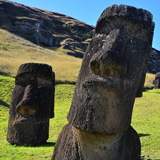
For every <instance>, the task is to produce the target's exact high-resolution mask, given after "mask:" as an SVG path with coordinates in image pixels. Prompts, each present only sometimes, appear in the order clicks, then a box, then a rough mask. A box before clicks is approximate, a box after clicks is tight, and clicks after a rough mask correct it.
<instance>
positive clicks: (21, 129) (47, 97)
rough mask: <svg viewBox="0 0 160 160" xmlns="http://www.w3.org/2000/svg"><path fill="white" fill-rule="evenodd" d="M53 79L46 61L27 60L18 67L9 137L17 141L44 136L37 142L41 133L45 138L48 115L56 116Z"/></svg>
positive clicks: (24, 142) (25, 142) (34, 141)
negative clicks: (34, 61)
mask: <svg viewBox="0 0 160 160" xmlns="http://www.w3.org/2000/svg"><path fill="white" fill-rule="evenodd" d="M54 83H55V76H54V72H52V67H51V66H49V65H47V64H40V63H26V64H22V65H21V66H20V67H19V70H18V72H17V75H16V78H15V88H14V90H13V94H12V99H11V105H10V118H9V127H8V137H7V139H8V141H11V143H15V144H36V143H37V144H38V143H42V141H43V142H44V139H43V138H42V137H41V138H40V139H43V140H39V142H38V135H40V134H41V136H44V137H45V139H46V137H47V136H48V127H49V118H53V117H54ZM45 125H46V126H45ZM41 130H42V131H41ZM44 130H46V131H44ZM38 132H39V133H38ZM40 132H42V133H40ZM15 133H16V134H17V135H18V137H15ZM44 133H45V135H44ZM35 137H36V138H35ZM47 138H48V137H47ZM12 141H13V142H12Z"/></svg>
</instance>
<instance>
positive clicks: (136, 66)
mask: <svg viewBox="0 0 160 160" xmlns="http://www.w3.org/2000/svg"><path fill="white" fill-rule="evenodd" d="M153 27H154V24H153V22H152V15H151V14H150V13H149V12H147V11H145V10H142V9H136V8H134V7H130V6H124V5H119V6H117V5H113V6H111V7H109V8H107V9H106V10H105V11H104V12H103V13H102V15H101V17H100V18H99V20H98V22H97V26H96V28H95V35H94V37H93V38H92V40H91V42H90V44H89V47H88V49H87V51H86V53H85V57H84V59H83V62H82V66H81V70H80V74H79V77H78V81H77V84H76V88H75V92H74V97H73V101H72V105H71V108H70V111H69V114H68V116H67V118H68V121H69V123H70V124H72V125H73V126H74V127H76V128H78V129H80V130H83V131H88V132H91V133H96V134H115V133H120V132H123V131H125V130H126V129H128V127H129V126H130V123H131V115H132V108H133V104H134V100H135V97H136V94H137V95H138V96H141V92H140V91H141V90H142V87H143V83H144V79H145V73H146V66H147V63H148V57H149V53H150V49H151V45H152V36H153Z"/></svg>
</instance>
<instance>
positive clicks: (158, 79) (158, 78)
mask: <svg viewBox="0 0 160 160" xmlns="http://www.w3.org/2000/svg"><path fill="white" fill-rule="evenodd" d="M153 84H154V88H155V89H159V88H160V72H158V73H156V75H155V80H154V81H153Z"/></svg>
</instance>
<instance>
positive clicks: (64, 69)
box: [0, 29, 82, 81]
mask: <svg viewBox="0 0 160 160" xmlns="http://www.w3.org/2000/svg"><path fill="white" fill-rule="evenodd" d="M66 51H67V50H64V49H60V48H59V49H56V50H51V49H50V50H49V49H45V48H43V47H40V46H38V45H35V44H34V43H32V42H29V41H27V40H25V39H23V38H21V37H18V36H16V35H14V34H12V33H10V32H7V31H5V30H2V29H0V58H1V60H0V74H3V75H9V76H12V77H14V76H15V75H16V72H17V70H18V68H19V66H20V65H21V64H23V63H27V62H36V63H47V64H49V65H51V66H52V68H53V71H54V72H55V74H56V80H61V81H65V80H68V81H76V80H77V76H78V73H79V69H80V65H81V61H82V59H80V58H75V57H72V56H68V55H66V54H65V53H64V52H66ZM73 68H74V69H73Z"/></svg>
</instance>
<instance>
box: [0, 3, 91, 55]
mask: <svg viewBox="0 0 160 160" xmlns="http://www.w3.org/2000/svg"><path fill="white" fill-rule="evenodd" d="M0 20H1V21H0V28H2V29H5V30H7V31H9V32H12V33H15V34H16V35H19V36H21V37H24V38H25V39H27V40H29V41H31V42H33V43H35V44H38V45H41V46H52V47H53V46H54V47H63V48H64V49H69V50H70V51H68V52H67V54H69V55H74V56H76V57H83V53H84V51H85V50H86V48H87V44H88V43H87V41H88V39H90V38H91V36H92V34H93V29H94V27H93V26H90V25H87V24H86V23H83V22H81V21H78V20H76V19H74V18H72V17H69V16H66V15H63V14H60V13H56V12H50V11H46V10H42V9H38V8H33V7H28V6H24V5H21V4H19V3H13V2H10V1H6V0H0Z"/></svg>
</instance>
